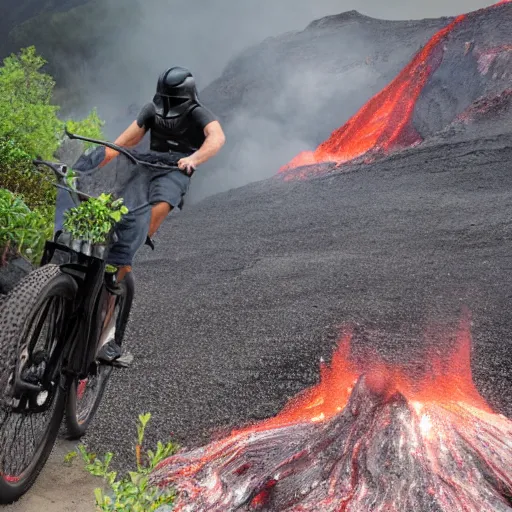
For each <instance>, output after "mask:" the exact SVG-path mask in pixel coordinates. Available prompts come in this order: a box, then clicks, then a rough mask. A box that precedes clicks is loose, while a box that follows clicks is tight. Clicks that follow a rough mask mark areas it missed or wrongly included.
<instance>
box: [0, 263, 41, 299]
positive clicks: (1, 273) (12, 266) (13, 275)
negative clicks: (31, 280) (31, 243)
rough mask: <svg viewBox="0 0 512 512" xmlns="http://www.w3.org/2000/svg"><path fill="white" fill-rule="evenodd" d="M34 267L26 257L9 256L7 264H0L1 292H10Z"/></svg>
mask: <svg viewBox="0 0 512 512" xmlns="http://www.w3.org/2000/svg"><path fill="white" fill-rule="evenodd" d="M33 268H34V267H33V266H32V265H31V264H30V263H29V262H28V261H27V260H26V259H24V258H21V257H16V256H14V257H11V258H8V260H7V264H6V265H1V266H0V294H7V293H9V292H10V291H11V290H12V289H13V288H14V287H15V286H16V284H18V282H19V281H20V280H21V279H23V278H24V277H25V276H26V275H27V274H28V273H29V272H31V271H32V270H33Z"/></svg>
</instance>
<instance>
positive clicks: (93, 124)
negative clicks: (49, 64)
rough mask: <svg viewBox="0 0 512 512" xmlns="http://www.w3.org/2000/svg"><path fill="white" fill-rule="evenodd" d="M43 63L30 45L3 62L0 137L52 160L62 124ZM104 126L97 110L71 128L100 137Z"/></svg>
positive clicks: (60, 138)
mask: <svg viewBox="0 0 512 512" xmlns="http://www.w3.org/2000/svg"><path fill="white" fill-rule="evenodd" d="M45 64H46V61H45V60H44V59H43V58H42V57H41V56H39V55H37V53H36V49H35V47H33V46H30V47H29V48H24V49H22V50H21V52H20V53H19V54H18V55H11V56H10V57H7V58H6V59H4V64H3V66H2V67H0V137H1V138H3V139H4V140H10V141H15V143H16V145H17V146H18V147H19V148H20V149H21V150H23V151H24V152H26V153H28V154H29V155H31V156H35V155H41V156H43V157H44V158H51V157H52V155H53V153H54V151H55V150H56V149H57V147H58V146H59V144H60V142H61V140H62V137H63V133H64V121H62V120H60V119H59V118H58V117H57V113H58V111H59V107H58V106H56V105H53V104H52V102H51V101H52V95H53V90H54V87H55V81H54V80H53V78H52V77H51V76H50V75H48V74H46V73H44V72H43V71H42V68H43V67H44V66H45ZM102 125H103V123H102V121H101V120H100V119H99V117H98V115H97V113H96V111H93V112H91V114H90V115H89V116H88V117H87V118H86V119H84V120H83V121H80V122H73V129H75V130H77V131H80V132H81V134H82V135H88V136H92V137H101V127H102Z"/></svg>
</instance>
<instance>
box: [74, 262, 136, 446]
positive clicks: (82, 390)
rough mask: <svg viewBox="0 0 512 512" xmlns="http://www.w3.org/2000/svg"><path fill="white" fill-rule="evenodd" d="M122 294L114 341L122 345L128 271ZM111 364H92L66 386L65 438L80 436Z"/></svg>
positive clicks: (128, 298)
mask: <svg viewBox="0 0 512 512" xmlns="http://www.w3.org/2000/svg"><path fill="white" fill-rule="evenodd" d="M119 286H120V287H121V294H120V295H119V296H118V299H117V301H116V310H117V321H116V333H115V340H116V343H117V344H118V345H119V346H121V345H122V342H123V338H124V331H125V328H126V324H127V323H128V319H129V315H130V311H131V306H132V301H133V293H134V282H133V276H132V274H131V272H130V273H128V274H127V275H126V276H125V278H124V279H123V280H122V281H121V282H120V283H119ZM112 371H113V368H112V366H108V365H105V364H97V363H93V364H92V366H91V369H90V372H89V374H88V375H87V376H86V377H85V378H82V379H80V378H78V377H75V378H74V379H73V380H72V382H71V385H70V387H69V393H68V399H67V402H66V415H65V436H66V438H67V439H80V438H81V437H83V436H84V435H85V433H86V432H87V429H88V428H89V426H90V424H91V423H92V421H93V419H94V416H95V415H96V412H97V410H98V407H99V406H100V403H101V400H102V398H103V395H104V393H105V389H106V387H107V384H108V381H109V378H110V376H111V374H112Z"/></svg>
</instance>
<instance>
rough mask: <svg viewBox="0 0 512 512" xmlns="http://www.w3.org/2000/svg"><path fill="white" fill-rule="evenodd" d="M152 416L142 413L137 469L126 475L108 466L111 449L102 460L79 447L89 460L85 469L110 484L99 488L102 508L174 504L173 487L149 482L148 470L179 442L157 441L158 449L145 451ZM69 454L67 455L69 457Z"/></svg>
mask: <svg viewBox="0 0 512 512" xmlns="http://www.w3.org/2000/svg"><path fill="white" fill-rule="evenodd" d="M150 419H151V414H149V413H148V414H143V415H140V416H139V424H138V425H137V445H136V447H135V458H136V464H137V469H136V471H130V472H128V474H127V475H126V476H124V477H123V478H121V479H120V480H118V479H117V473H116V472H115V471H110V470H109V466H110V463H111V461H112V458H113V454H112V453H107V454H106V455H105V457H104V458H103V460H101V459H98V457H96V455H94V454H91V453H88V452H87V450H86V448H85V447H84V446H83V445H80V446H79V447H78V448H79V451H80V453H81V454H82V457H83V459H84V461H85V464H86V466H85V467H86V469H87V471H89V473H91V474H92V475H94V476H98V477H102V478H103V479H104V481H105V483H106V484H107V486H108V487H109V488H110V491H107V492H105V491H104V490H103V489H100V488H98V489H96V491H95V496H96V507H97V510H99V511H102V512H117V511H121V510H126V511H129V512H150V511H155V510H157V509H158V508H159V507H161V506H162V505H172V503H173V502H174V500H175V498H176V493H175V491H174V490H173V489H168V490H163V489H160V488H158V487H153V486H150V485H149V474H150V473H151V471H152V470H153V469H154V468H155V467H156V466H157V464H159V463H160V462H162V461H163V460H165V459H167V458H168V457H170V456H171V455H173V454H174V453H176V451H177V449H178V446H177V445H175V444H174V443H167V444H163V443H160V442H159V443H158V445H157V449H156V451H152V450H148V451H146V452H144V451H143V449H142V445H143V441H144V434H145V430H146V426H147V424H148V422H149V420H150ZM70 457H71V454H70V456H68V457H67V458H70Z"/></svg>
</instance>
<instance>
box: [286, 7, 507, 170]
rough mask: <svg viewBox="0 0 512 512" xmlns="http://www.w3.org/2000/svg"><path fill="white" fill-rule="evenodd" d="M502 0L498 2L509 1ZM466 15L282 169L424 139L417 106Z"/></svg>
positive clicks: (339, 161)
mask: <svg viewBox="0 0 512 512" xmlns="http://www.w3.org/2000/svg"><path fill="white" fill-rule="evenodd" d="M510 1H512V0H502V1H500V2H498V3H497V4H495V5H501V4H504V3H508V2H510ZM466 17H467V15H464V14H463V15H460V16H458V17H457V18H455V19H454V21H452V22H451V23H450V24H449V25H448V26H446V27H445V28H443V29H441V30H440V31H439V32H437V33H436V34H435V35H434V36H433V37H432V38H431V39H430V41H429V42H428V43H427V44H426V45H425V47H424V48H422V49H421V50H420V51H419V52H418V53H417V54H416V55H415V57H414V58H413V59H412V61H411V62H410V63H409V64H408V65H407V66H406V67H405V68H404V69H403V70H402V71H401V73H400V74H399V75H398V76H397V77H396V78H395V79H394V80H393V81H392V82H391V83H390V84H389V85H388V86H387V87H386V88H385V89H383V90H382V91H381V92H379V93H378V94H377V95H376V96H374V97H373V98H372V99H371V100H370V101H369V102H368V103H366V105H364V106H363V107H362V108H361V109H360V110H359V112H357V114H355V115H354V116H353V117H352V118H351V119H349V120H348V121H347V122H346V123H345V124H344V125H343V126H342V127H341V128H338V129H337V130H335V131H334V132H333V133H332V135H331V137H330V138H329V139H328V140H326V141H325V142H323V143H322V144H321V145H320V146H319V147H318V148H317V149H316V150H315V151H304V152H302V153H300V154H299V155H297V156H296V157H295V158H294V159H293V160H292V161H291V162H290V163H288V164H287V165H285V166H284V167H282V168H281V169H280V171H279V172H280V173H286V172H288V171H291V170H293V169H294V168H296V167H302V166H308V165H314V164H318V163H322V162H336V163H337V164H343V163H346V162H349V161H352V160H355V159H357V158H359V157H362V156H363V155H368V156H370V155H371V154H374V153H379V152H388V151H390V150H393V149H399V148H401V147H409V146H411V145H413V144H415V143H418V142H421V140H422V139H421V136H420V135H419V134H418V133H417V132H416V130H415V129H414V127H413V126H412V125H411V119H412V115H413V112H414V107H415V105H416V102H417V100H418V98H419V96H420V94H421V91H422V90H423V88H424V87H425V85H426V83H427V81H428V79H429V77H430V76H431V75H432V73H433V72H434V71H435V70H436V69H437V67H438V66H439V65H440V63H441V61H442V56H443V48H442V45H441V43H442V42H443V40H444V39H445V38H446V37H447V35H448V34H449V33H450V32H451V31H452V30H453V29H454V28H455V27H456V26H457V25H458V24H460V23H461V22H462V21H463V20H464V19H466Z"/></svg>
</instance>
